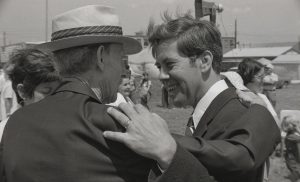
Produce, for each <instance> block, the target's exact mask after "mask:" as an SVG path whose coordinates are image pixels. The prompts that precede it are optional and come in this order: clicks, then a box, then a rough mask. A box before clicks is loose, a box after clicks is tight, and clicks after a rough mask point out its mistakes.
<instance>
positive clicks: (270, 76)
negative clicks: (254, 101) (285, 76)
mask: <svg viewBox="0 0 300 182" xmlns="http://www.w3.org/2000/svg"><path fill="white" fill-rule="evenodd" d="M264 68H265V76H264V78H263V94H265V95H266V96H267V98H268V99H269V101H270V102H271V103H272V105H273V107H274V108H275V107H276V83H277V82H278V75H277V74H275V73H274V72H273V70H274V66H273V65H272V63H267V64H265V65H264Z"/></svg>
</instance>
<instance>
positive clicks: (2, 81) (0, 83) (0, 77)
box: [0, 67, 5, 122]
mask: <svg viewBox="0 0 300 182" xmlns="http://www.w3.org/2000/svg"><path fill="white" fill-rule="evenodd" d="M4 84H5V78H4V71H3V69H2V67H1V69H0V122H1V121H2V114H1V113H2V109H1V91H2V89H3V86H4Z"/></svg>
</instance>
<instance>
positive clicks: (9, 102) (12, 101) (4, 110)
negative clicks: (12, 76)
mask: <svg viewBox="0 0 300 182" xmlns="http://www.w3.org/2000/svg"><path fill="white" fill-rule="evenodd" d="M8 66H9V65H6V66H5V68H4V85H3V87H2V90H1V99H0V104H1V117H2V120H6V119H7V118H8V117H9V116H10V115H11V114H13V113H14V112H15V111H16V110H17V109H18V107H19V106H18V103H17V97H16V94H15V92H14V91H13V88H12V83H11V81H10V80H9V79H8V75H7V74H8V71H9V70H8V69H9V68H8Z"/></svg>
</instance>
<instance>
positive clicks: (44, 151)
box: [0, 5, 299, 182]
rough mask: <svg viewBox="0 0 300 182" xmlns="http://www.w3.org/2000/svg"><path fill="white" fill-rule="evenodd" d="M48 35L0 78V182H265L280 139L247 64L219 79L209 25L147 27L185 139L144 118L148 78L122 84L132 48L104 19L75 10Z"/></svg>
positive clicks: (94, 9)
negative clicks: (183, 119) (186, 113)
mask: <svg viewBox="0 0 300 182" xmlns="http://www.w3.org/2000/svg"><path fill="white" fill-rule="evenodd" d="M52 25H53V32H52V39H51V41H50V42H47V43H44V44H40V45H38V46H37V48H36V49H24V50H19V51H17V52H15V54H13V55H12V56H11V58H10V61H9V62H8V64H7V65H6V67H5V69H4V70H5V74H6V75H7V76H8V78H9V79H7V80H10V81H9V84H10V85H11V89H12V90H13V91H14V94H15V96H14V97H15V98H16V99H15V100H16V102H18V103H19V105H21V106H22V107H21V108H20V109H18V110H17V111H16V112H14V113H13V111H14V109H13V107H10V109H9V110H8V111H6V112H5V113H6V118H8V120H7V119H6V121H5V122H4V121H3V119H2V121H1V124H0V129H1V128H2V130H4V132H3V137H2V140H1V146H0V181H1V182H2V181H3V182H28V181H44V182H48V181H49V182H50V181H51V182H53V181H61V182H62V181H63V182H71V181H72V182H77V181H78V182H79V181H87V182H95V181H103V182H105V181H107V182H110V181H115V182H125V181H126V182H131V181H139V182H142V181H156V182H174V181H178V182H194V181H195V182H213V181H220V182H241V181H243V182H259V181H268V169H269V162H268V160H269V157H270V155H271V154H272V153H273V151H274V150H275V148H276V146H277V144H278V143H279V142H280V141H281V136H280V130H279V126H278V125H279V121H278V117H277V115H276V112H275V111H274V108H273V106H272V104H271V103H270V101H268V99H267V98H266V97H265V96H264V95H263V94H262V92H263V89H262V88H263V79H264V76H265V74H266V72H265V67H264V66H263V65H262V64H260V63H259V62H256V61H255V60H251V59H246V60H243V61H242V62H241V63H240V65H239V67H238V73H231V74H230V73H225V74H223V76H222V75H221V74H220V72H221V68H222V67H221V62H222V54H223V53H222V44H221V35H220V32H219V31H218V29H217V28H216V27H215V26H214V25H213V24H211V23H210V22H208V21H205V20H199V19H194V18H193V17H192V16H191V15H190V14H188V13H187V14H183V15H181V16H178V17H175V18H173V17H172V16H170V15H168V14H167V13H165V14H164V21H163V23H161V24H159V25H156V24H154V23H153V22H151V23H150V24H149V27H148V39H149V41H150V45H151V47H152V53H153V57H154V58H155V59H156V65H157V67H158V69H159V70H160V75H159V79H160V80H161V82H162V83H163V86H164V89H165V91H166V92H167V95H168V96H167V97H168V99H170V100H171V101H172V107H173V105H174V106H176V107H185V106H191V107H192V108H193V113H192V114H191V117H190V118H189V119H188V118H187V120H188V122H187V127H186V132H185V135H184V136H182V135H176V134H172V133H170V131H169V129H168V126H167V123H166V121H165V120H164V119H162V117H160V116H159V115H157V114H155V113H152V112H151V110H149V99H150V98H151V92H150V88H151V81H150V79H149V76H148V75H147V74H144V75H143V78H142V79H141V81H140V83H139V84H137V83H136V81H135V80H134V78H133V77H132V76H131V75H130V74H126V73H124V72H123V70H124V64H123V63H122V62H121V60H122V57H123V55H124V54H127V55H128V54H135V53H138V52H139V51H140V50H141V45H140V44H139V42H138V41H136V40H135V39H133V38H129V37H126V36H123V35H122V27H121V26H120V25H119V20H118V15H117V14H116V13H115V10H114V9H113V8H111V7H106V6H101V5H90V6H84V7H81V8H77V9H74V10H71V11H68V12H65V13H63V14H61V15H58V16H56V17H55V18H54V19H53V23H52ZM1 85H2V84H1ZM4 85H5V84H4ZM241 90H242V91H241ZM4 91H5V89H4V88H2V89H1V97H2V94H3V96H5V98H6V100H8V101H9V102H10V103H11V104H6V103H5V104H4V105H5V108H7V106H9V105H12V103H13V102H14V101H13V96H10V97H6V94H5V93H6V92H4ZM10 92H11V93H13V92H12V91H10ZM7 98H9V99H7ZM1 100H2V99H1ZM4 100H5V99H4ZM249 103H250V104H249ZM6 105H7V106H6ZM1 108H2V102H1ZM12 113H13V114H12ZM1 114H2V113H1ZM11 114H12V115H11ZM2 118H3V117H2ZM293 126H294V125H293ZM286 128H289V129H286V131H288V132H289V133H291V134H293V135H295V133H296V134H297V132H299V130H296V131H297V132H295V129H294V130H292V129H290V128H291V127H286ZM0 131H1V130H0ZM265 131H268V132H265ZM290 131H293V132H290Z"/></svg>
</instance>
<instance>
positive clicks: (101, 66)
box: [97, 45, 105, 71]
mask: <svg viewBox="0 0 300 182" xmlns="http://www.w3.org/2000/svg"><path fill="white" fill-rule="evenodd" d="M104 52H105V47H104V46H103V45H101V46H99V47H98V49H97V67H98V68H99V69H100V70H101V71H103V70H104Z"/></svg>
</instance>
